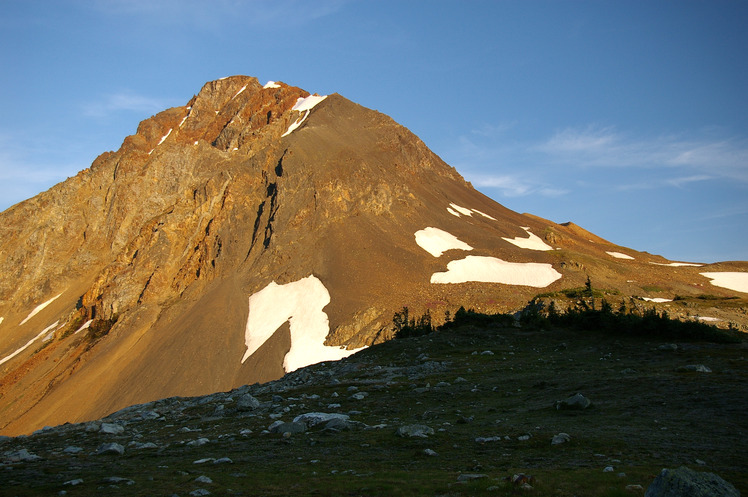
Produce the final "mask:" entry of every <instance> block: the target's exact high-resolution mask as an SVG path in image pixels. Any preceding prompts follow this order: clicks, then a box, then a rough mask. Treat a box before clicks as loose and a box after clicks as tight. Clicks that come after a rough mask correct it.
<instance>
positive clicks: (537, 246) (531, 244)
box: [501, 226, 553, 250]
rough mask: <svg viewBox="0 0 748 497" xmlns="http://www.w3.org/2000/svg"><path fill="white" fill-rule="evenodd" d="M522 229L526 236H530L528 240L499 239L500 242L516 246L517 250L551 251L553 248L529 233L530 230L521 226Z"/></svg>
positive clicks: (517, 238)
mask: <svg viewBox="0 0 748 497" xmlns="http://www.w3.org/2000/svg"><path fill="white" fill-rule="evenodd" d="M522 229H523V230H525V231H526V232H527V234H528V235H530V237H529V238H520V237H515V238H505V237H503V236H502V237H501V239H502V240H506V241H507V242H509V243H511V244H513V245H516V246H517V247H519V248H524V249H529V250H553V247H551V246H550V245H548V244H547V243H545V242H544V241H543V240H541V239H540V237H539V236H538V235H535V234H533V233H530V228H527V227H525V226H522Z"/></svg>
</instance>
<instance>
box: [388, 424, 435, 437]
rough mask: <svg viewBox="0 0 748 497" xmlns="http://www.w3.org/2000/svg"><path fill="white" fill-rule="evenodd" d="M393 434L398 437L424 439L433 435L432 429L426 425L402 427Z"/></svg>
mask: <svg viewBox="0 0 748 497" xmlns="http://www.w3.org/2000/svg"><path fill="white" fill-rule="evenodd" d="M395 434H396V435H397V436H398V437H408V438H412V437H420V438H426V437H428V436H429V435H433V434H434V429H433V428H431V427H429V426H426V425H403V426H401V427H400V428H398V429H397V431H396V432H395Z"/></svg>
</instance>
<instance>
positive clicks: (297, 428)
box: [268, 421, 307, 434]
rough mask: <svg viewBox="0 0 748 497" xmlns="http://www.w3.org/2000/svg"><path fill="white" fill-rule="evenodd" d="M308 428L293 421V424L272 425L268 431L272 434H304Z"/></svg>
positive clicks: (280, 423)
mask: <svg viewBox="0 0 748 497" xmlns="http://www.w3.org/2000/svg"><path fill="white" fill-rule="evenodd" d="M306 429H307V427H306V425H305V424H304V423H301V422H297V421H293V422H291V423H284V422H282V421H280V422H278V421H276V422H275V423H273V424H271V425H270V427H269V428H268V430H269V431H270V433H281V434H284V433H290V434H294V433H304V432H305V431H306Z"/></svg>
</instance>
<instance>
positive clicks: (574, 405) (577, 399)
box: [556, 393, 592, 411]
mask: <svg viewBox="0 0 748 497" xmlns="http://www.w3.org/2000/svg"><path fill="white" fill-rule="evenodd" d="M591 405H592V402H590V399H588V398H587V397H585V396H584V395H582V394H581V393H577V394H575V395H572V396H571V397H569V398H567V399H564V400H561V401H558V402H556V409H558V410H561V411H566V410H569V411H582V410H584V409H587V408H588V407H590V406H591Z"/></svg>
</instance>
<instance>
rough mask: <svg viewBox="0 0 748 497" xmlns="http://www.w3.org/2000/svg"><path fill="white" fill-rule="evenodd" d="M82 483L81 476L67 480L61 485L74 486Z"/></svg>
mask: <svg viewBox="0 0 748 497" xmlns="http://www.w3.org/2000/svg"><path fill="white" fill-rule="evenodd" d="M81 483H83V480H82V479H81V478H76V479H75V480H68V481H66V482H65V483H63V485H70V486H71V487H74V486H76V485H80V484H81Z"/></svg>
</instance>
